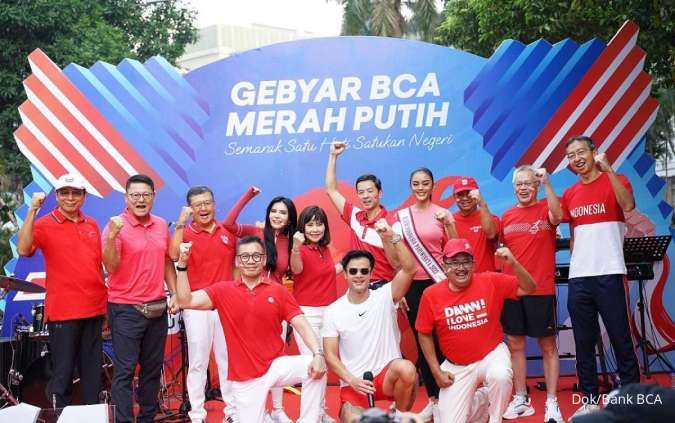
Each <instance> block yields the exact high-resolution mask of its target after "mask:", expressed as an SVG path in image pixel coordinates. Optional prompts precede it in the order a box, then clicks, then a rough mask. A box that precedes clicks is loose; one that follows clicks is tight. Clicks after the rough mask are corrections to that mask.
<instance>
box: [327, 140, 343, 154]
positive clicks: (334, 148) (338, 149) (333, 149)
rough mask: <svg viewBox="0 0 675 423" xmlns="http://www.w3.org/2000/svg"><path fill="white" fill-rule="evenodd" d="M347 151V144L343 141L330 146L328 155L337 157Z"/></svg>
mask: <svg viewBox="0 0 675 423" xmlns="http://www.w3.org/2000/svg"><path fill="white" fill-rule="evenodd" d="M346 149H347V143H346V142H344V141H335V142H334V143H332V144H331V145H330V154H331V155H332V156H339V155H340V154H342V153H343V152H344V151H345V150H346Z"/></svg>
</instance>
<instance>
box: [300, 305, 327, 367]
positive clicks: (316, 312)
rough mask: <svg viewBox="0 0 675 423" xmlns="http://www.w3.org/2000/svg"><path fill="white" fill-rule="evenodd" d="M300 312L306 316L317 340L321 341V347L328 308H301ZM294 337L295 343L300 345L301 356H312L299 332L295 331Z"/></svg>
mask: <svg viewBox="0 0 675 423" xmlns="http://www.w3.org/2000/svg"><path fill="white" fill-rule="evenodd" d="M300 310H302V314H304V315H305V319H307V322H309V325H310V326H311V327H312V330H313V331H314V335H316V339H317V340H319V345H321V325H322V324H323V313H324V312H325V311H326V306H323V307H312V306H300ZM293 337H294V338H295V343H296V344H298V351H300V354H302V355H312V351H311V350H310V349H309V347H307V345H305V342H304V341H303V340H302V337H301V336H300V334H299V333H298V331H296V330H294V331H293Z"/></svg>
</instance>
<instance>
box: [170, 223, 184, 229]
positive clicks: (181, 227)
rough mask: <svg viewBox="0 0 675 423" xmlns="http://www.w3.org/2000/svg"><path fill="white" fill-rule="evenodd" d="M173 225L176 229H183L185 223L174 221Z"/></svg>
mask: <svg viewBox="0 0 675 423" xmlns="http://www.w3.org/2000/svg"><path fill="white" fill-rule="evenodd" d="M173 227H174V228H176V229H183V228H184V227H185V223H176V224H175V225H173Z"/></svg>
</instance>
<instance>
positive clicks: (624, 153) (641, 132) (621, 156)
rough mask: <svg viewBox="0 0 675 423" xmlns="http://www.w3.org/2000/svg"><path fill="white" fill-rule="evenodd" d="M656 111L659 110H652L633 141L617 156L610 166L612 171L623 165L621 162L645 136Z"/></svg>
mask: <svg viewBox="0 0 675 423" xmlns="http://www.w3.org/2000/svg"><path fill="white" fill-rule="evenodd" d="M658 111H659V108H658V107H657V108H656V109H655V110H654V112H653V113H652V114H651V115H650V116H649V118H648V119H647V121H646V122H645V124H644V125H642V127H641V128H640V130H639V131H637V133H636V134H635V136H634V137H633V139H632V140H631V141H630V142H629V143H628V146H627V147H626V148H624V149H623V151H622V152H621V154H619V156H618V157H617V158H616V160H615V161H614V164H613V165H612V167H614V169H618V168H619V167H620V166H621V165H622V164H623V162H624V161H625V160H626V158H627V157H628V155H629V154H630V152H631V151H633V149H634V148H635V146H636V145H637V144H638V143H639V142H640V140H641V139H642V137H643V136H644V135H645V133H646V132H647V130H648V129H649V127H650V126H651V125H652V123H654V120H656V114H657V113H658Z"/></svg>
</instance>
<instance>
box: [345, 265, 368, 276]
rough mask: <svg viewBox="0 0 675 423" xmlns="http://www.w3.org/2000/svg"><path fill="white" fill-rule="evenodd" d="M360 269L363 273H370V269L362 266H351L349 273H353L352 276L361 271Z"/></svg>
mask: <svg viewBox="0 0 675 423" xmlns="http://www.w3.org/2000/svg"><path fill="white" fill-rule="evenodd" d="M359 271H360V272H361V274H362V275H367V274H368V273H370V269H368V268H366V267H361V268H356V267H350V268H349V269H347V272H349V274H350V275H352V276H353V275H356V274H357V273H359Z"/></svg>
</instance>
